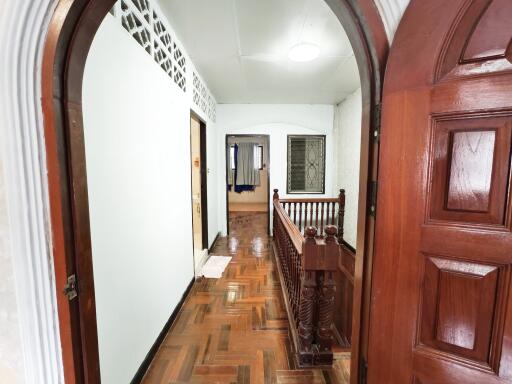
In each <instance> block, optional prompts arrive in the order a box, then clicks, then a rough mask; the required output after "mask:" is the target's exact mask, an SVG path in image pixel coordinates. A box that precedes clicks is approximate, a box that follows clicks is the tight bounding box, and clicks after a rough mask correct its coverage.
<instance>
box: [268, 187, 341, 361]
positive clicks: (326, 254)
mask: <svg viewBox="0 0 512 384" xmlns="http://www.w3.org/2000/svg"><path fill="white" fill-rule="evenodd" d="M273 200H274V219H273V239H274V241H273V245H274V255H275V257H276V261H277V266H278V270H279V277H280V280H281V286H282V289H283V294H284V296H285V305H286V310H287V312H288V318H289V322H290V330H291V332H290V333H291V337H292V341H293V344H294V349H295V353H296V363H297V364H298V366H299V367H306V366H319V365H320V366H325V365H331V364H332V361H333V352H332V344H333V339H334V335H333V315H334V298H335V297H334V295H335V292H336V284H335V280H334V274H335V273H336V271H337V266H338V259H339V257H340V246H339V244H340V243H339V242H340V241H341V240H342V238H343V214H344V208H345V192H344V191H343V190H342V191H341V192H340V196H339V197H338V198H337V199H298V200H293V199H286V200H280V199H279V194H278V190H277V189H275V190H274V197H273ZM336 205H338V206H336ZM308 208H309V209H308ZM292 217H293V219H292ZM313 223H314V224H315V226H313ZM303 227H304V234H303V233H302V228H303Z"/></svg>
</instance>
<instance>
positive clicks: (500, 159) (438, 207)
mask: <svg viewBox="0 0 512 384" xmlns="http://www.w3.org/2000/svg"><path fill="white" fill-rule="evenodd" d="M511 128H512V118H511V117H509V116H499V117H495V116H494V115H491V116H486V117H482V116H471V115H469V116H451V117H449V118H434V122H433V139H432V140H433V144H432V154H431V158H432V163H433V164H432V168H433V169H432V172H431V173H432V178H431V184H432V190H431V196H430V200H431V213H430V219H431V220H447V221H454V222H466V223H475V224H478V223H479V224H488V225H495V226H504V225H505V207H506V199H507V195H508V185H509V181H508V180H509V173H510V151H511V137H512V136H511V132H512V129H511Z"/></svg>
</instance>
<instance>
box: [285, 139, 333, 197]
mask: <svg viewBox="0 0 512 384" xmlns="http://www.w3.org/2000/svg"><path fill="white" fill-rule="evenodd" d="M287 163H288V172H287V173H288V175H287V176H288V177H287V192H288V193H297V194H300V193H303V194H306V193H325V136H314V135H308V136H306V135H304V136H288V161H287Z"/></svg>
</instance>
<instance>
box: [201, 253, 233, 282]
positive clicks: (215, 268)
mask: <svg viewBox="0 0 512 384" xmlns="http://www.w3.org/2000/svg"><path fill="white" fill-rule="evenodd" d="M230 261H231V257H230V256H210V258H209V259H208V261H207V262H206V263H205V264H204V265H203V269H202V270H201V275H203V276H204V277H206V278H208V279H219V278H221V277H222V273H223V272H224V270H225V269H226V267H227V266H228V264H229V262H230Z"/></svg>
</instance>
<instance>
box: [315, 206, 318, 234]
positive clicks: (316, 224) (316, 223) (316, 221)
mask: <svg viewBox="0 0 512 384" xmlns="http://www.w3.org/2000/svg"><path fill="white" fill-rule="evenodd" d="M315 227H317V228H318V201H317V202H316V220H315Z"/></svg>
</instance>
